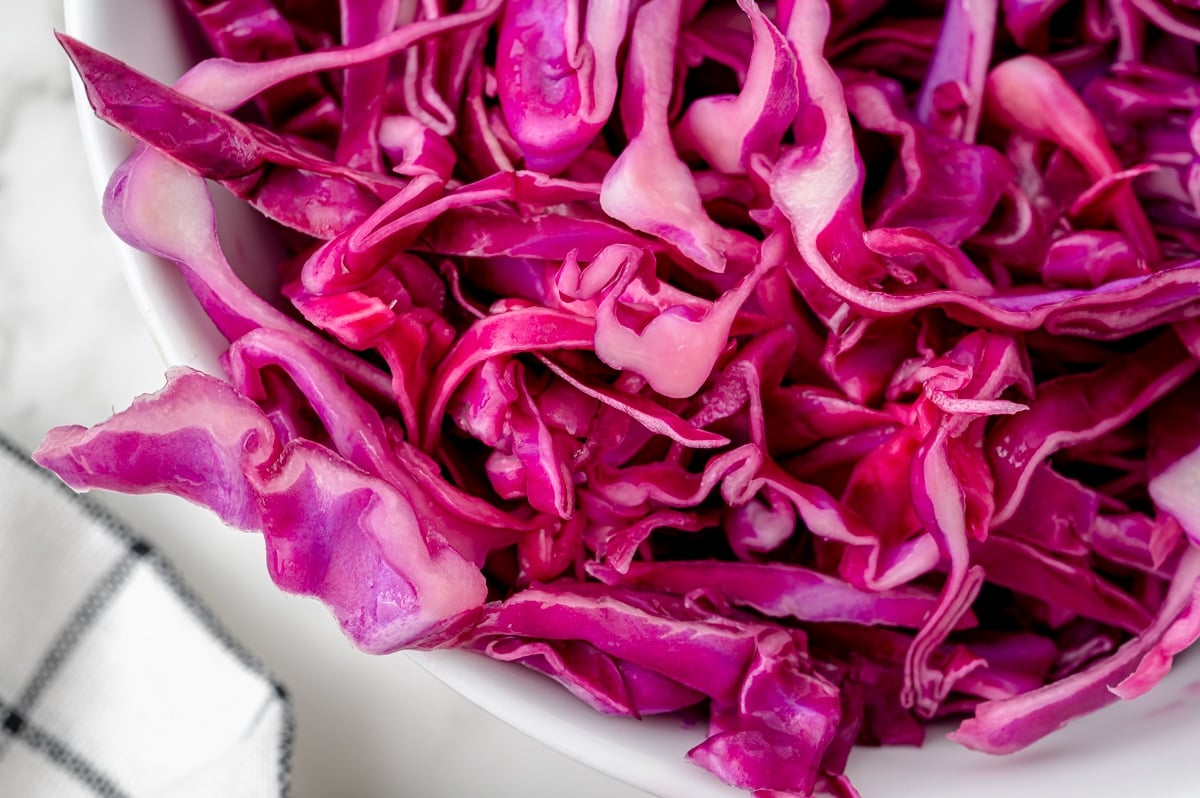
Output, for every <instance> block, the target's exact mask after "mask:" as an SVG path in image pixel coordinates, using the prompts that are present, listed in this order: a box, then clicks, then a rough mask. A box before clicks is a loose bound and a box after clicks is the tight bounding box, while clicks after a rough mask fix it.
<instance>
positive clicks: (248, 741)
mask: <svg viewBox="0 0 1200 798" xmlns="http://www.w3.org/2000/svg"><path fill="white" fill-rule="evenodd" d="M292 731H293V716H292V707H291V704H290V702H289V701H288V698H287V693H286V691H285V690H284V688H283V686H282V685H280V684H279V683H278V682H277V681H276V680H275V679H273V678H272V677H271V676H270V674H269V673H267V671H266V670H265V669H264V667H263V666H262V665H261V664H260V663H259V662H258V661H256V660H255V658H254V657H253V656H252V655H251V654H250V653H249V652H248V651H247V650H246V649H245V648H243V647H242V646H241V645H240V644H238V643H237V642H236V641H235V640H234V639H233V638H232V637H231V636H230V635H229V634H228V633H227V632H226V631H225V630H224V629H223V628H222V627H221V624H220V622H219V621H218V620H217V619H216V618H215V617H214V616H213V615H212V613H211V612H209V611H208V610H207V609H206V608H205V607H204V606H203V604H201V603H200V601H198V600H197V598H196V597H195V596H194V595H193V594H192V593H191V592H190V591H189V590H188V588H187V587H186V586H185V585H184V584H183V583H182V581H181V580H180V578H179V577H178V575H177V574H176V572H175V571H174V569H173V568H172V567H171V565H170V564H169V563H167V562H166V561H165V560H164V558H163V557H162V556H161V555H160V554H159V553H158V552H156V551H155V550H154V549H153V548H152V547H150V546H149V545H148V544H147V543H146V542H145V541H143V540H141V539H139V538H138V537H137V536H136V535H135V534H134V533H133V532H131V531H130V530H129V529H127V528H126V527H125V526H124V525H123V524H122V523H121V522H120V521H119V520H117V519H116V518H114V517H113V516H112V515H110V514H108V513H107V512H106V511H104V510H103V509H102V508H100V507H99V506H97V505H96V504H95V503H94V502H92V501H91V500H89V499H88V498H86V497H81V496H77V495H75V494H74V493H72V492H71V491H70V490H69V489H68V488H66V487H65V486H63V485H62V484H61V483H59V482H58V480H57V479H56V478H55V477H54V476H53V475H51V474H49V473H48V472H45V471H43V470H41V469H40V468H39V467H38V466H37V465H35V464H34V463H33V462H32V461H30V460H29V459H28V457H27V456H25V454H24V453H22V452H20V451H18V450H17V449H16V448H15V447H14V446H13V445H12V444H10V443H9V442H7V441H5V440H4V439H3V438H0V795H6V796H7V795H12V796H17V795H19V796H24V797H31V796H32V797H34V798H36V797H37V796H55V798H73V797H74V796H96V795H100V796H113V797H114V798H126V797H127V798H137V797H138V796H155V798H164V797H166V798H183V797H184V796H189V797H191V796H195V797H196V798H200V796H205V797H207V796H225V797H229V798H262V796H274V795H282V796H286V795H287V793H288V778H289V760H290V757H291V748H292Z"/></svg>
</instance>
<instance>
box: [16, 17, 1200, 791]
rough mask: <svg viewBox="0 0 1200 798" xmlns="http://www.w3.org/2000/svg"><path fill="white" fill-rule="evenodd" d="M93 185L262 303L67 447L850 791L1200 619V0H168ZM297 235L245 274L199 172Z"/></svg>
mask: <svg viewBox="0 0 1200 798" xmlns="http://www.w3.org/2000/svg"><path fill="white" fill-rule="evenodd" d="M181 7H182V10H183V12H184V13H185V14H186V16H187V17H188V19H190V21H191V23H193V24H194V25H195V27H196V28H197V29H198V31H199V32H200V33H201V34H202V35H203V37H204V38H205V39H206V40H207V42H208V44H209V46H210V47H211V49H212V52H213V55H212V57H211V58H208V59H206V60H203V61H201V62H200V63H198V64H197V65H196V66H195V67H194V68H193V69H192V70H191V71H190V72H189V73H188V74H187V75H185V76H184V77H183V78H182V79H180V80H179V81H178V82H177V83H176V84H175V86H174V87H170V86H165V85H162V84H160V83H157V82H156V81H154V80H151V79H150V78H148V77H146V76H144V75H141V74H139V73H137V72H136V71H134V70H133V69H131V68H130V67H128V66H126V65H125V64H123V63H121V62H120V61H118V60H116V59H114V58H112V57H109V56H107V55H105V54H103V53H100V52H97V51H96V50H94V49H92V48H90V47H88V46H87V45H86V44H84V43H82V42H79V41H76V40H74V39H71V38H69V37H66V36H62V37H60V40H61V42H62V44H63V46H64V47H65V49H66V51H67V54H68V55H69V56H70V58H71V60H72V61H73V63H74V65H75V67H76V69H77V70H78V71H79V74H80V76H81V77H82V78H83V81H84V83H85V85H86V87H87V91H88V96H89V98H90V100H91V102H92V105H93V107H94V108H95V110H96V113H97V114H98V115H99V116H100V117H101V118H102V119H104V120H106V121H107V122H109V123H111V124H112V125H114V126H116V127H117V128H119V129H121V130H122V131H124V132H126V133H128V134H129V135H131V136H133V137H134V138H135V139H137V140H138V141H139V142H140V144H139V146H138V148H137V149H136V151H135V152H134V154H133V155H132V156H131V157H130V158H129V159H128V160H127V161H126V162H125V163H124V164H123V165H122V166H121V168H120V169H119V170H118V171H117V172H116V174H114V175H113V177H112V181H111V183H110V184H109V187H108V191H107V194H106V197H105V202H104V210H105V214H106V217H107V219H108V221H109V223H110V225H111V226H112V227H113V229H114V230H115V231H116V232H117V233H118V234H119V235H120V236H121V237H122V238H124V239H125V240H126V241H128V242H129V243H130V244H132V245H133V246H135V247H138V248H140V249H142V250H145V251H147V252H150V253H153V254H156V255H160V256H162V257H164V258H167V259H169V260H171V261H173V262H175V263H176V264H178V266H179V268H180V269H181V271H182V273H183V275H184V276H185V278H186V280H187V281H188V283H189V285H190V286H191V287H192V289H193V290H194V292H195V294H196V296H197V297H198V298H199V300H200V302H201V303H202V305H203V306H204V308H205V309H206V310H207V312H208V313H209V315H210V316H211V317H212V319H213V321H214V322H215V323H216V325H217V327H218V328H219V329H220V331H221V332H222V333H224V335H225V336H226V337H227V338H228V339H229V349H228V352H227V354H226V355H225V359H224V367H225V370H226V373H225V374H224V375H222V376H221V378H220V379H218V378H217V377H213V376H208V375H204V374H200V373H197V372H194V371H190V370H187V369H183V368H175V369H173V370H171V371H170V372H169V373H168V375H167V384H166V387H164V388H163V389H162V390H161V391H160V392H158V393H156V394H153V395H148V396H144V397H141V398H139V399H138V400H136V401H135V402H134V404H133V406H132V407H130V408H129V409H128V410H125V411H123V412H120V413H118V414H116V415H115V416H114V417H113V418H112V419H110V420H108V421H105V422H103V423H100V424H98V425H96V426H95V427H93V428H91V429H84V428H82V427H68V428H59V429H55V430H51V431H50V433H49V434H48V435H47V437H46V439H45V441H44V442H43V444H42V445H41V447H40V448H39V450H38V451H37V453H36V459H37V460H38V461H39V462H40V463H42V464H43V465H45V466H46V467H47V468H50V469H52V470H53V471H55V472H56V473H58V474H59V475H60V476H61V477H62V479H63V480H65V481H66V482H67V483H68V484H69V485H71V486H73V487H75V488H77V489H80V490H83V489H88V488H105V489H113V490H121V491H126V492H132V493H140V492H146V491H163V492H168V493H174V494H177V495H179V496H183V497H184V498H186V499H189V500H191V501H193V502H196V503H199V504H201V505H204V506H207V507H209V508H211V509H212V510H213V511H214V512H215V513H217V514H218V515H219V516H220V517H221V518H222V519H223V520H224V521H225V522H226V523H228V524H231V525H234V526H238V527H242V528H245V529H249V530H256V531H259V532H261V533H262V535H263V537H264V538H265V541H266V546H267V550H268V569H269V571H270V575H271V577H272V578H273V579H274V580H275V582H276V583H277V584H278V585H279V586H280V587H281V588H282V589H284V590H287V591H291V592H295V593H300V594H305V595H310V596H316V597H318V598H320V599H321V600H322V601H324V602H325V603H326V604H327V605H328V607H329V609H330V611H331V612H332V613H333V614H334V615H335V616H336V617H337V619H338V621H339V622H340V624H341V626H342V628H343V629H344V631H345V633H346V635H347V636H348V637H349V638H350V640H351V641H352V642H353V643H354V644H355V645H357V646H359V647H361V648H362V649H363V650H365V651H368V652H373V653H386V652H391V651H395V650H397V649H400V648H406V647H408V648H424V649H430V648H438V647H447V646H456V647H461V648H466V649H469V650H473V651H477V652H480V653H481V654H483V655H486V656H489V657H493V658H496V659H500V660H505V661H513V662H519V663H521V664H523V665H526V666H528V667H530V668H533V669H535V670H537V671H540V672H542V673H544V674H546V675H547V676H548V677H550V678H552V679H555V680H557V681H558V682H560V683H561V684H562V685H563V686H564V687H565V688H566V689H568V690H569V691H571V692H572V693H573V694H575V695H576V696H578V697H579V698H580V699H581V700H583V701H585V702H587V703H588V704H590V705H591V706H593V707H595V708H596V709H597V710H599V711H601V712H608V713H617V714H623V715H630V716H634V717H641V716H645V715H649V714H653V713H664V712H674V711H679V710H684V709H689V708H693V709H694V708H696V707H704V708H706V709H707V712H708V717H709V728H708V734H707V738H706V739H705V740H704V742H703V743H702V744H700V745H699V746H697V747H696V748H695V749H694V750H693V751H692V752H691V753H690V757H691V759H692V760H693V761H694V762H696V763H697V764H699V765H700V766H702V767H704V768H707V769H708V770H710V771H712V772H713V773H715V774H716V775H717V776H719V777H720V778H722V779H724V780H725V781H727V782H728V783H730V784H733V785H735V786H738V787H742V788H745V789H747V790H751V791H754V792H755V793H756V794H758V795H762V796H768V795H769V796H774V795H782V794H792V795H810V794H812V793H813V792H814V790H820V789H829V790H833V791H835V792H837V793H839V794H844V795H849V794H853V787H851V786H850V785H849V783H848V782H847V781H846V779H845V777H844V775H843V769H844V766H845V763H846V760H847V757H849V756H851V755H852V753H851V748H852V746H853V745H855V744H866V745H878V744H900V745H913V744H919V743H920V742H921V740H922V737H923V733H924V732H923V728H924V722H925V721H927V720H930V719H940V718H959V719H961V725H960V726H959V727H958V730H957V731H955V732H954V733H953V735H952V737H953V738H954V739H955V740H957V741H958V742H960V743H962V744H963V745H966V746H968V747H971V748H975V749H979V750H983V751H989V752H997V753H1001V752H1009V751H1013V750H1016V749H1019V748H1021V747H1023V746H1026V745H1028V744H1030V743H1032V742H1034V741H1036V740H1038V739H1039V738H1041V737H1043V736H1044V735H1046V734H1049V733H1050V732H1052V731H1054V730H1055V729H1057V728H1059V727H1061V726H1063V725H1064V724H1065V723H1067V722H1069V721H1070V720H1072V719H1074V718H1076V717H1078V716H1080V715H1082V714H1084V713H1088V712H1091V711H1092V710H1095V709H1098V708H1100V707H1102V706H1104V705H1105V704H1108V703H1110V702H1113V701H1116V700H1118V699H1119V698H1132V697H1135V696H1137V695H1140V694H1142V693H1144V692H1145V691H1146V690H1149V689H1150V688H1151V687H1153V686H1154V684H1155V683H1156V682H1157V681H1158V680H1159V679H1161V678H1162V676H1163V675H1164V674H1165V673H1166V672H1167V671H1168V670H1169V668H1170V665H1171V660H1172V658H1173V657H1174V656H1175V655H1176V654H1178V653H1179V652H1181V651H1182V650H1184V649H1186V648H1187V647H1188V646H1189V645H1191V644H1192V643H1193V642H1194V641H1195V640H1196V638H1197V637H1200V548H1198V547H1200V414H1198V413H1197V411H1196V408H1197V407H1198V406H1200V375H1198V374H1197V372H1198V371H1200V326H1198V323H1197V322H1196V321H1194V317H1196V316H1197V315H1200V254H1198V251H1197V250H1198V248H1200V59H1198V56H1197V43H1198V42H1200V15H1198V14H1197V11H1196V4H1195V3H1194V2H1184V0H1175V1H1173V2H1172V1H1170V0H1161V1H1160V0H1049V1H1047V0H1038V1H1034V0H1004V2H998V0H971V2H965V0H947V2H945V3H938V2H930V3H899V2H893V3H887V2H884V0H837V1H836V2H833V3H831V4H830V3H827V2H826V0H778V2H776V3H773V4H767V3H764V4H762V5H760V4H757V3H756V2H754V0H737V2H736V3H734V2H727V1H725V2H718V1H717V0H710V1H709V2H705V0H613V2H600V1H599V0H590V2H584V1H582V0H507V2H502V1H501V0H464V1H463V2H461V3H445V2H439V0H431V1H430V2H422V3H415V2H400V0H341V2H337V0H309V1H307V2H280V1H279V0H223V1H222V2H217V3H212V2H208V0H182V2H181ZM206 180H209V181H215V182H217V183H220V184H221V185H223V186H224V187H225V188H227V189H229V190H230V191H231V192H232V193H233V194H235V195H236V196H237V197H240V198H241V199H243V200H244V201H245V202H246V203H248V204H249V205H251V206H253V207H254V208H255V209H257V210H258V211H259V212H260V213H261V214H262V215H263V216H265V217H266V218H267V219H268V220H270V222H271V224H272V225H273V226H274V228H275V229H277V231H278V233H279V239H280V241H281V242H282V245H283V246H284V248H285V249H286V251H287V253H288V255H287V257H286V258H284V259H283V260H282V261H281V262H280V263H277V264H261V268H263V269H267V268H271V269H272V270H273V273H275V274H276V275H277V277H278V280H279V282H280V283H281V284H282V289H281V291H280V293H279V295H278V296H268V297H265V298H261V297H259V296H258V295H256V294H255V293H254V292H253V291H251V290H250V289H249V288H248V287H247V286H246V285H244V284H243V283H242V282H241V281H240V280H239V279H238V278H237V277H236V276H235V274H234V272H233V270H232V268H231V267H230V265H229V263H228V261H227V260H226V256H225V254H224V252H223V251H222V249H221V244H220V242H219V240H218V237H217V222H216V215H215V213H214V210H213V205H212V202H211V200H210V198H209V195H208V193H207V191H206V190H205V189H206V185H205V181H206Z"/></svg>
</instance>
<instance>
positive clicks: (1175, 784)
mask: <svg viewBox="0 0 1200 798" xmlns="http://www.w3.org/2000/svg"><path fill="white" fill-rule="evenodd" d="M65 10H66V28H67V32H68V33H69V34H71V35H73V36H75V37H76V38H79V39H81V40H83V41H85V42H87V43H88V44H90V45H92V46H94V47H98V48H100V49H102V50H104V51H105V52H108V53H111V54H113V55H115V56H117V57H119V58H121V59H123V60H125V61H127V62H128V63H130V64H132V65H134V66H135V67H137V68H138V69H141V70H142V71H144V72H146V73H148V74H150V75H152V76H154V77H156V78H159V79H160V80H164V81H168V82H169V81H171V80H174V79H175V78H176V77H178V76H179V75H180V74H182V73H183V71H184V70H185V69H186V68H187V67H188V66H189V65H190V64H191V63H192V60H193V57H194V54H193V53H192V52H190V51H189V49H188V47H187V42H186V39H185V36H184V30H183V28H182V27H181V25H180V23H179V20H178V18H177V16H176V13H175V11H174V4H173V3H172V2H170V0H65ZM75 97H76V103H77V106H78V110H79V119H80V126H81V130H82V134H83V143H84V147H85V148H86V153H87V158H88V162H89V164H90V167H91V170H92V177H93V180H94V182H95V185H96V188H97V191H98V192H102V191H103V187H104V185H105V184H106V183H107V180H108V176H109V174H110V173H111V172H112V170H113V168H114V167H115V166H116V165H117V164H118V163H119V162H120V161H121V160H122V159H123V158H124V157H125V155H126V154H127V153H128V152H129V149H130V143H129V141H128V140H127V139H125V138H124V137H123V136H121V135H120V134H118V133H116V132H114V131H113V130H111V129H110V128H108V127H107V126H106V125H105V124H103V123H101V122H99V121H98V120H97V119H96V118H95V117H94V116H93V115H92V112H91V109H90V108H89V107H88V105H87V100H86V98H85V97H84V95H83V92H82V87H81V85H80V84H79V82H78V80H76V81H75ZM218 204H219V213H220V215H221V224H222V241H223V243H224V244H225V246H226V249H227V251H228V252H229V253H230V255H231V260H234V261H235V265H240V268H242V269H244V270H245V269H249V270H252V269H253V257H252V255H253V253H254V252H257V251H260V248H261V247H262V246H269V242H267V243H264V242H262V241H259V240H256V235H257V230H258V228H257V227H256V226H255V224H254V223H253V220H252V219H251V218H249V216H248V215H247V214H246V213H243V212H241V211H242V209H241V208H239V207H238V206H236V205H234V204H231V203H223V202H219V203H218ZM114 241H116V239H115V238H114ZM116 244H117V246H119V247H120V249H121V254H122V259H123V263H124V266H125V272H126V277H127V278H128V282H129V286H130V290H131V291H132V292H133V295H134V297H135V300H136V302H137V304H138V307H139V308H140V310H141V312H142V314H143V315H144V316H145V319H146V323H147V325H148V326H149V328H150V330H151V333H152V336H153V338H154V341H155V343H156V344H157V346H158V347H159V349H160V351H161V352H162V355H163V358H164V360H165V361H166V362H167V363H169V364H186V365H191V366H194V367H197V368H200V369H203V370H206V371H209V372H212V373H220V372H219V371H218V370H217V369H218V367H217V357H218V355H219V354H220V352H221V350H222V348H223V344H224V342H223V339H222V338H221V336H220V335H219V334H218V333H217V332H216V330H215V329H214V328H213V327H212V325H211V324H210V323H209V321H208V319H207V318H206V317H205V316H204V314H203V312H202V311H201V310H200V308H199V306H198V304H197V303H196V301H195V300H194V298H193V297H192V296H191V294H190V293H189V292H188V289H187V287H186V286H185V285H184V283H183V281H182V279H181V278H180V277H179V275H178V273H177V271H176V270H175V269H174V267H173V266H172V265H171V264H169V263H166V262H164V261H162V260H160V259H157V258H153V257H150V256H147V255H145V254H143V253H141V252H137V251H135V250H132V249H130V248H129V247H126V246H125V245H124V244H122V243H121V242H119V241H116ZM267 578H268V577H267V575H266V573H265V571H264V573H263V579H267ZM364 656H365V655H364ZM410 656H412V657H414V659H416V660H417V661H418V662H419V663H420V664H421V665H422V666H423V667H425V668H426V669H427V670H429V671H430V672H432V673H433V674H434V675H435V676H437V677H438V678H439V679H441V680H442V681H444V682H445V683H446V684H448V685H449V686H450V687H452V688H453V689H454V690H456V691H458V692H459V693H461V694H462V695H463V696H465V697H466V698H468V699H470V700H471V701H473V702H475V703H476V704H478V705H479V706H481V707H483V708H484V709H486V710H488V711H489V712H491V713H493V714H494V715H496V716H497V717H499V718H501V719H502V720H504V721H506V722H507V723H509V724H510V725H511V726H513V727H514V728H516V729H518V730H520V731H521V732H524V733H525V734H528V735H530V736H531V737H533V738H535V739H537V740H540V741H541V742H543V743H544V744H546V745H547V746H549V747H551V748H554V749H556V750H558V751H561V752H562V753H564V754H566V755H568V756H570V757H572V758H574V759H577V760H579V761H581V762H583V763H585V764H587V765H590V766H591V767H593V768H596V769H597V770H599V771H601V772H603V773H606V774H608V775H611V776H612V777H614V778H617V779H619V780H621V781H624V782H626V783H628V784H631V785H633V786H635V787H639V788H641V789H643V790H645V791H647V792H649V793H651V794H653V795H657V796H662V798H736V797H737V796H744V795H745V793H742V792H740V791H737V790H733V789H731V788H729V787H726V786H725V785H723V784H720V783H718V782H717V781H716V779H714V778H713V777H711V776H710V775H709V774H707V773H706V772H704V771H702V770H700V769H699V768H697V767H694V766H692V765H690V764H688V763H687V762H686V761H685V759H684V754H685V753H686V751H687V750H688V749H689V748H690V747H691V746H692V745H694V744H695V743H697V742H698V741H699V740H700V739H701V736H702V735H701V730H700V729H696V728H687V727H685V726H683V725H682V724H680V723H679V722H678V721H676V720H673V719H671V718H654V719H649V720H646V721H640V722H639V721H633V720H628V719H623V718H611V717H605V716H601V715H599V714H596V713H595V712H593V711H591V710H590V709H588V708H586V707H585V706H584V705H582V704H581V703H579V702H578V701H576V700H575V699H574V698H572V697H571V696H569V695H568V694H567V693H566V692H565V691H564V690H562V689H560V688H559V687H558V686H557V685H554V684H553V683H551V682H549V681H548V680H546V679H543V678H541V677H539V676H537V675H535V674H533V673H531V672H528V671H526V670H524V669H522V668H520V667H518V666H511V665H505V664H501V663H496V662H491V661H488V660H485V659H483V658H482V657H477V656H474V655H469V654H464V653H461V652H432V653H412V654H410ZM946 730H947V728H934V729H931V730H930V734H929V740H928V742H927V743H926V745H925V746H924V747H923V748H920V749H911V748H892V749H859V750H857V751H856V752H855V753H854V755H853V756H852V757H851V761H850V767H849V773H850V776H851V778H852V779H853V781H854V783H855V785H856V786H857V787H858V788H859V790H860V791H861V792H862V794H863V796H864V798H959V797H960V796H967V795H969V796H971V798H1011V796H1018V795H1019V796H1029V797H1030V798H1035V797H1036V798H1040V797H1042V796H1046V797H1049V796H1089V798H1117V796H1121V798H1126V797H1127V796H1131V795H1138V796H1154V797H1155V798H1184V797H1185V796H1194V795H1197V794H1200V779H1198V778H1197V777H1196V776H1195V775H1194V772H1195V771H1194V770H1193V767H1192V765H1193V760H1194V757H1195V753H1194V752H1195V751H1196V750H1200V657H1195V656H1193V657H1190V658H1184V659H1183V661H1182V662H1180V663H1179V664H1178V665H1177V667H1176V669H1175V672H1174V673H1172V674H1171V675H1170V676H1169V677H1168V678H1167V679H1166V680H1165V681H1164V682H1163V683H1162V684H1161V685H1160V686H1159V687H1158V688H1157V689H1155V690H1154V691H1152V692H1151V693H1150V694H1149V695H1148V696H1145V697H1143V698H1141V699H1139V700H1137V701H1134V702H1128V703H1122V704H1118V705H1115V706H1112V707H1109V708H1107V709H1105V710H1103V711H1101V712H1099V713H1097V714H1095V715H1093V716H1091V717H1088V718H1085V719H1082V720H1080V721H1077V722H1076V723H1074V724H1072V725H1071V726H1069V727H1068V728H1067V729H1065V730H1063V731H1060V732H1059V733H1057V734H1055V735H1052V736H1051V737H1050V738H1048V739H1046V740H1044V741H1042V742H1041V743H1039V744H1037V745H1035V746H1033V747H1031V748H1030V749H1028V750H1026V751H1023V752H1021V753H1018V754H1015V755H1011V756H1007V757H990V756H986V755H983V754H977V753H974V752H971V751H967V750H965V749H962V748H960V747H958V746H956V745H954V744H952V743H950V742H948V741H947V740H945V739H944V737H943V735H942V733H943V732H944V731H946Z"/></svg>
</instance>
